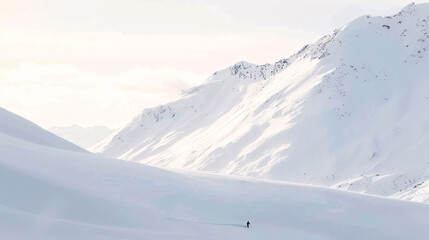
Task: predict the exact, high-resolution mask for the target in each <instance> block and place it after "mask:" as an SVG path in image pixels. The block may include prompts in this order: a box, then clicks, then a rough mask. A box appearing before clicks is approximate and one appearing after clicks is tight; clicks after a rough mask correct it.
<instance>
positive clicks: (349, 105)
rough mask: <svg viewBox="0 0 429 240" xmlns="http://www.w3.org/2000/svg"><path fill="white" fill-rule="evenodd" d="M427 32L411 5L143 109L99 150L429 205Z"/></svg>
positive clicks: (427, 8)
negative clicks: (284, 55) (293, 53)
mask: <svg viewBox="0 0 429 240" xmlns="http://www.w3.org/2000/svg"><path fill="white" fill-rule="evenodd" d="M428 22H429V4H419V5H415V4H410V5H408V6H406V7H405V8H404V9H402V10H401V11H400V12H399V13H398V14H395V15H393V16H388V17H370V16H363V17H361V18H358V19H356V20H355V21H353V22H351V23H350V24H348V25H347V26H344V27H343V28H341V29H339V30H336V31H334V33H332V34H330V35H327V36H325V37H323V38H322V39H320V40H319V41H317V42H316V43H314V44H312V45H308V46H305V47H304V48H303V49H302V50H301V51H299V52H298V53H297V54H295V55H293V56H292V57H290V58H288V59H285V60H282V61H280V62H278V63H276V64H274V65H264V66H265V67H264V66H258V65H254V64H250V63H246V62H240V63H238V64H236V65H234V66H232V67H230V68H227V69H225V70H222V71H220V72H217V73H215V74H214V75H213V76H211V77H210V78H209V79H208V81H207V82H206V83H205V84H203V85H201V86H199V87H196V88H193V89H190V90H188V91H184V94H183V97H182V98H180V99H178V100H176V101H174V102H172V103H170V104H166V105H162V106H159V107H157V108H153V109H146V110H144V111H143V112H142V113H141V114H140V115H139V116H137V117H136V118H134V119H133V120H132V121H131V122H130V123H129V124H128V125H127V126H125V127H124V128H123V129H122V130H120V131H119V132H118V134H117V135H116V136H114V137H113V138H111V139H106V140H105V141H104V142H103V143H102V144H100V145H98V146H97V147H96V148H95V150H96V151H99V152H101V153H102V154H103V155H105V156H109V157H115V158H121V159H124V160H131V161H138V162H141V163H146V164H151V165H155V166H162V167H169V168H184V169H191V170H203V171H209V172H216V173H222V174H234V175H242V176H253V177H260V178H265V179H275V180H286V181H290V182H297V183H309V184H316V185H323V186H331V187H335V188H340V189H345V190H351V191H356V192H365V193H371V194H377V195H383V196H392V197H397V198H402V199H409V200H414V201H420V202H429V181H428V180H429V161H428V159H427V156H428V154H429V149H428V148H427V146H428V145H429V108H428V105H429V53H428V52H429V23H428ZM262 68H264V70H263V71H261V69H262Z"/></svg>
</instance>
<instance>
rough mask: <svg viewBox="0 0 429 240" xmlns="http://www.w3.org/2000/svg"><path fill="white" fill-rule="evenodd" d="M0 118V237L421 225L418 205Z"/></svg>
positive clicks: (249, 233)
mask: <svg viewBox="0 0 429 240" xmlns="http://www.w3.org/2000/svg"><path fill="white" fill-rule="evenodd" d="M0 126H1V134H0V190H1V194H0V223H1V224H0V236H1V237H2V239H14V240H21V239H22V240H25V239H34V240H51V239H52V240H54V239H55V240H56V239H82V240H86V239H88V240H98V239H99V240H106V239H108V240H116V239H118V240H119V239H153V240H165V239H178V240H181V239H211V240H217V239H222V240H224V239H227V240H228V239H231V240H232V239H234V240H235V239H255V240H256V239H284V238H285V237H286V238H292V239H311V240H323V239H338V240H340V239H350V240H360V239H374V240H376V239H390V240H402V239H413V240H414V239H415V240H417V239H424V238H425V237H426V236H427V235H428V234H429V222H428V221H427V216H428V214H429V208H428V207H427V205H426V204H420V203H413V202H406V201H398V200H395V199H386V198H380V197H373V196H365V195H362V194H352V193H348V192H344V191H337V190H333V189H324V188H320V187H311V186H302V185H294V184H286V183H279V182H273V181H261V180H256V179H249V178H243V177H228V176H217V175H213V174H203V173H195V172H186V171H179V172H173V171H166V170H163V169H157V168H155V167H150V166H146V165H143V164H137V163H133V162H125V161H121V160H114V159H106V158H102V157H100V156H97V155H94V154H90V153H88V152H79V151H70V150H69V148H68V147H64V145H63V143H64V142H63V141H64V140H61V139H59V138H58V137H56V136H54V135H52V134H50V133H48V132H47V131H44V130H43V129H40V128H38V127H37V126H35V125H34V124H32V123H31V122H29V121H27V120H24V119H22V118H20V117H18V116H16V115H12V114H11V113H9V112H6V111H3V110H2V111H1V113H0ZM6 127H7V129H5V128H6ZM23 132H25V133H28V135H26V136H24V134H23ZM32 134H35V135H38V136H45V137H43V138H36V137H35V136H31V135H32ZM54 142H56V143H58V144H53V143H54ZM47 143H49V144H47ZM247 220H250V222H251V224H252V228H251V229H247V228H246V227H245V226H246V225H245V224H246V221H247Z"/></svg>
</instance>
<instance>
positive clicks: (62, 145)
mask: <svg viewBox="0 0 429 240" xmlns="http://www.w3.org/2000/svg"><path fill="white" fill-rule="evenodd" d="M0 135H8V136H10V137H13V138H16V139H20V140H24V141H27V142H32V143H34V144H38V145H43V146H47V147H52V148H59V149H65V150H70V151H77V152H86V151H85V150H84V149H82V148H80V147H78V146H76V145H74V144H73V143H70V142H67V141H66V140H64V139H62V138H60V137H57V136H55V135H54V134H52V133H50V132H47V131H45V130H44V129H43V128H41V127H39V126H37V125H36V124H34V123H32V122H30V121H28V120H27V119H24V118H22V117H20V116H18V115H15V114H13V113H11V112H9V111H7V110H6V109H4V108H1V107H0Z"/></svg>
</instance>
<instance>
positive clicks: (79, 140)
mask: <svg viewBox="0 0 429 240" xmlns="http://www.w3.org/2000/svg"><path fill="white" fill-rule="evenodd" d="M48 131H49V132H51V133H53V134H55V135H57V136H60V137H62V138H64V139H66V140H68V141H70V142H72V143H74V144H76V145H78V146H81V147H82V148H85V149H88V148H90V147H92V146H94V145H96V144H98V143H99V142H101V141H102V140H104V139H105V138H106V137H108V136H110V135H111V134H112V133H113V132H114V131H115V130H113V129H109V128H107V127H103V126H92V127H81V126H77V125H73V126H68V127H51V128H49V129H48Z"/></svg>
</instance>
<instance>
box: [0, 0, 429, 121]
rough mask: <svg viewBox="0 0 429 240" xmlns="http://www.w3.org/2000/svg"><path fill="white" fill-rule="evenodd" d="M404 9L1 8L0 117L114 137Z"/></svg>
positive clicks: (93, 0) (279, 4)
mask: <svg viewBox="0 0 429 240" xmlns="http://www.w3.org/2000/svg"><path fill="white" fill-rule="evenodd" d="M415 2H416V3H419V2H423V1H415ZM408 3H410V1H402V0H380V1H377V0H359V1H355V0H347V1H344V0H327V1H315V0H299V1H296V0H295V1H289V0H259V1H253V0H245V1H244V0H217V1H203V0H198V1H197V0H187V1H185V0H176V1H162V0H156V1H155V0H122V1H119V0H115V1H109V0H73V1H66V0H64V1H63V0H13V1H12V0H0V32H1V34H0V107H4V108H6V109H8V110H10V111H12V112H14V113H17V114H19V115H21V116H23V117H26V118H28V119H29V120H31V121H33V122H35V123H37V124H39V125H41V126H42V127H45V128H48V127H52V126H68V125H73V124H76V125H81V126H92V125H102V126H107V127H115V128H116V127H121V126H122V125H123V124H126V123H127V122H128V121H130V120H131V119H132V118H133V117H134V116H135V115H137V114H138V113H140V112H141V111H142V110H143V109H144V108H147V107H153V106H156V105H159V104H162V103H165V102H168V101H170V100H172V99H175V98H176V97H177V96H178V95H179V93H180V90H182V89H186V88H189V87H192V86H195V85H197V84H200V83H203V82H204V81H205V79H206V78H207V77H209V76H210V75H211V74H212V73H213V72H215V71H217V70H220V69H223V68H225V67H228V66H230V65H232V64H234V63H235V62H238V61H240V60H246V61H248V62H253V63H257V64H264V63H273V62H275V61H277V60H279V59H282V58H287V57H288V56H290V55H291V54H293V53H294V52H295V51H297V50H298V49H300V48H301V47H303V46H304V45H305V44H308V43H312V42H314V41H316V40H317V39H318V38H320V37H322V36H323V35H326V34H329V33H331V32H332V31H333V30H334V29H336V28H339V27H341V26H343V25H345V24H347V23H348V22H350V21H352V20H353V19H355V18H357V17H359V16H362V15H368V14H369V15H373V16H376V15H382V16H385V15H392V14H394V13H396V12H398V11H400V10H401V8H402V7H404V6H405V5H407V4H408Z"/></svg>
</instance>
